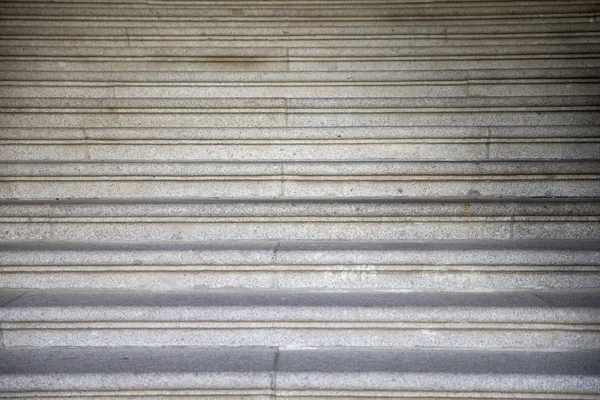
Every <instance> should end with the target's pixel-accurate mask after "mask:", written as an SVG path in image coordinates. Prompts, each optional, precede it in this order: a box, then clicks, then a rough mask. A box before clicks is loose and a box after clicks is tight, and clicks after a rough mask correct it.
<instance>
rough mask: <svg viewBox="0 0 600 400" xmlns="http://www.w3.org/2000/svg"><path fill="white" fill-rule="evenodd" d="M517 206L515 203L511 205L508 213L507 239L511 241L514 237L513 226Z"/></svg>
mask: <svg viewBox="0 0 600 400" xmlns="http://www.w3.org/2000/svg"><path fill="white" fill-rule="evenodd" d="M516 208H517V205H516V203H514V202H513V203H512V210H511V213H510V221H509V222H508V238H509V239H512V238H513V237H514V229H515V227H514V225H515V213H516Z"/></svg>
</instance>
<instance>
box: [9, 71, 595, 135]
mask: <svg viewBox="0 0 600 400" xmlns="http://www.w3.org/2000/svg"><path fill="white" fill-rule="evenodd" d="M0 88H1V90H2V94H3V97H8V98H19V97H24V98H26V97H34V98H35V97H37V98H60V97H64V98H72V97H75V98H115V99H117V98H119V99H120V98H144V99H147V98H155V99H164V98H179V99H188V98H205V99H211V98H218V99H224V98H226V99H229V100H230V101H231V100H235V99H244V100H247V99H269V100H278V99H279V100H282V99H286V98H290V99H315V98H359V99H361V98H380V97H381V95H382V93H385V95H386V97H388V98H397V97H406V98H420V97H428V98H435V97H511V98H515V97H541V96H597V95H598V93H600V79H598V78H576V79H571V78H553V79H545V78H540V79H536V78H530V79H489V80H469V79H462V80H438V81H435V82H434V83H433V84H432V82H428V81H426V80H421V81H417V80H415V81H406V82H402V81H379V82H300V83H297V82H277V83H273V82H267V83H255V84H249V83H246V84H242V83H239V82H226V83H223V84H221V85H215V83H214V82H204V83H203V82H199V83H193V82H177V83H172V82H171V83H161V82H147V83H146V82H118V83H109V82H85V81H83V82H81V81H79V82H78V81H74V82H67V81H4V82H0ZM320 110H322V111H323V112H326V113H328V114H335V113H336V111H337V112H343V111H352V110H348V109H345V108H343V109H342V110H341V111H339V110H335V109H320ZM594 110H595V108H594ZM236 111H237V113H243V112H244V110H243V109H238V110H236ZM261 111H266V110H264V109H260V108H259V109H248V110H247V111H246V113H251V114H256V113H257V112H261ZM276 111H277V110H271V112H276ZM299 111H300V112H304V113H307V112H312V113H315V110H307V109H301V110H299ZM365 111H366V112H367V113H368V112H369V110H368V109H367V110H363V112H362V113H365ZM442 111H443V110H442ZM453 111H454V110H451V109H450V110H448V112H453ZM464 111H465V112H467V110H464ZM540 111H544V110H540ZM61 112H62V110H61ZM213 112H214V113H215V114H217V117H216V118H218V114H219V111H218V110H213ZM371 112H372V113H376V111H375V110H372V111H371ZM398 112H401V110H398ZM498 112H499V113H503V112H504V111H503V110H499V111H498ZM362 113H361V114H362ZM114 114H115V115H113V116H112V117H111V118H113V119H115V118H117V116H118V115H120V114H119V113H118V112H116V110H115V113H114ZM423 114H424V117H423V118H426V117H428V115H427V114H426V113H423ZM496 114H498V113H496ZM408 115H410V114H408ZM491 115H492V116H494V114H493V113H492V114H491ZM34 116H35V115H34ZM93 116H94V114H91V115H90V118H88V119H89V120H90V122H89V123H88V126H89V127H95V126H97V124H98V122H95V123H94V118H92V117H93ZM495 116H496V118H497V119H498V122H494V120H492V119H490V120H489V121H485V122H484V121H481V122H479V124H480V125H481V124H485V125H490V124H491V125H493V124H499V123H500V121H502V119H501V118H500V117H501V115H500V116H498V115H495ZM42 117H43V116H36V119H33V121H36V120H38V119H39V118H42ZM418 117H419V116H418V115H417V116H415V117H413V120H406V121H405V122H404V124H409V125H418V124H419V123H420V124H423V122H418V121H420V120H419V119H418ZM590 117H594V118H591V119H589V122H588V124H594V125H597V122H598V118H597V113H594V112H592V113H591V116H590ZM28 118H29V117H28ZM96 118H101V117H96ZM213 118H215V117H213ZM488 118H491V117H488ZM524 118H525V119H526V121H530V120H531V122H529V123H527V122H526V121H523V122H519V124H524V125H540V124H544V125H547V124H550V125H565V124H571V125H572V124H577V123H580V122H579V121H578V120H577V119H576V120H574V121H569V120H567V121H566V122H565V123H562V124H561V123H560V122H558V121H556V120H552V119H550V120H548V122H545V123H543V122H542V121H543V120H540V119H539V118H538V119H536V118H535V115H527V116H526V117H524ZM558 118H559V120H563V117H562V116H559V117H558ZM104 119H106V117H104ZM505 119H507V118H505ZM244 120H246V118H244ZM4 121H6V122H4ZM18 121H19V116H18V115H16V116H5V117H3V124H2V125H3V127H7V128H8V127H11V126H12V125H16V124H18V123H19V122H18ZM108 121H109V122H110V121H111V120H110V119H108ZM442 121H443V119H442V120H440V121H435V120H434V122H433V123H435V124H442V123H444V122H442ZM460 121H461V120H460V119H459V122H460ZM292 122H294V121H292ZM41 123H42V124H47V123H48V122H46V121H44V122H41ZM118 123H119V122H116V121H112V124H113V126H114V124H118ZM446 123H447V122H446ZM20 124H21V125H23V122H20ZM72 124H73V123H72V122H71V123H69V122H68V121H67V122H66V123H65V125H64V126H63V125H59V124H57V123H54V124H53V126H54V127H58V128H60V127H69V126H70V125H72ZM204 124H206V123H204ZM255 124H256V123H255V122H252V120H249V125H248V127H252V126H254V125H255ZM379 124H383V122H379ZM430 124H431V123H430ZM504 124H505V125H506V122H505V123H504ZM30 125H32V124H30ZM155 125H156V123H155V122H149V123H148V124H142V123H141V122H136V126H155ZM182 125H184V124H183V123H176V122H173V121H171V122H170V126H173V127H174V128H177V127H181V126H182ZM213 125H214V123H213ZM221 125H224V126H227V125H226V124H224V123H221ZM229 125H232V123H230V124H229ZM322 125H323V123H319V124H317V126H322ZM120 126H121V127H127V126H128V125H127V122H126V121H123V122H122V123H120ZM195 126H199V127H202V126H205V125H203V124H202V123H200V122H195ZM290 126H293V125H291V124H290ZM342 126H343V125H342Z"/></svg>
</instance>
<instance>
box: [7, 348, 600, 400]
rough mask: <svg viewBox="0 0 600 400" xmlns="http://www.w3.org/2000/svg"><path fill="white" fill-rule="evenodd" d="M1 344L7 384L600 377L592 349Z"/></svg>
mask: <svg viewBox="0 0 600 400" xmlns="http://www.w3.org/2000/svg"><path fill="white" fill-rule="evenodd" d="M0 354H1V355H2V356H1V357H0V358H1V359H2V360H3V361H2V363H0V365H1V367H0V368H1V370H0V371H1V372H0V387H1V388H2V389H3V391H5V392H16V393H13V394H17V393H18V392H21V391H34V390H45V391H73V392H77V391H78V390H111V391H113V392H112V393H119V391H123V390H133V389H137V390H141V389H145V390H163V391H165V392H166V390H167V389H168V390H170V391H169V393H170V394H173V391H174V390H181V391H182V392H185V390H184V389H188V390H190V389H223V390H225V391H226V390H235V389H242V390H244V389H246V390H251V389H254V390H263V392H262V393H261V394H263V395H265V394H276V393H279V392H283V393H282V394H285V392H286V391H294V390H302V391H304V392H303V393H304V394H305V395H306V393H307V392H308V393H310V391H315V392H316V393H318V391H323V392H329V396H331V397H334V396H336V391H343V390H350V391H352V390H356V389H358V388H360V389H362V390H364V391H368V390H371V391H377V392H378V393H379V394H382V393H386V391H387V392H388V395H389V394H394V393H396V394H400V393H403V394H404V395H407V394H408V392H410V391H416V392H417V393H419V392H428V391H429V392H434V393H430V395H434V396H435V394H436V393H437V394H438V395H442V394H444V393H446V394H447V392H451V391H459V392H462V393H465V394H467V395H468V397H471V396H472V395H474V394H475V392H482V391H483V392H486V391H487V392H500V393H501V394H504V396H506V395H509V394H511V393H512V395H518V394H519V393H524V392H526V393H529V394H530V395H531V394H533V395H535V394H538V395H539V394H544V393H546V394H547V393H556V394H561V393H564V394H571V395H572V396H573V397H568V398H578V399H579V398H585V397H577V395H579V396H583V395H586V394H587V395H592V394H594V393H597V387H598V385H599V384H600V382H599V377H598V376H599V375H600V370H599V369H598V365H599V364H598V357H600V354H599V353H598V352H597V351H578V352H521V351H519V352H511V351H495V352H481V351H452V350H394V349H352V348H349V349H320V350H295V349H273V348H254V349H245V348H241V349H204V348H184V349H182V348H157V349H139V348H129V349H118V348H117V349H103V348H97V349H89V348H82V349H36V350H25V349H19V350H6V349H2V350H0ZM83 377H85V378H83ZM413 393H414V392H413ZM337 395H338V396H339V397H343V396H344V393H338V394H337ZM561 398H565V397H561Z"/></svg>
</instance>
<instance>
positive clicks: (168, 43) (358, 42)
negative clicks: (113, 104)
mask: <svg viewBox="0 0 600 400" xmlns="http://www.w3.org/2000/svg"><path fill="white" fill-rule="evenodd" d="M440 36H442V35H440ZM474 36H475V37H473V38H452V37H439V38H415V37H409V38H403V37H397V36H391V35H390V37H388V36H384V37H381V36H380V37H369V36H354V37H352V36H351V37H342V38H339V37H320V36H316V37H314V36H313V37H304V38H296V37H288V36H284V37H269V36H263V37H254V38H248V39H246V38H244V37H242V38H239V37H230V38H220V37H215V38H213V37H204V36H196V37H188V36H179V37H168V38H165V37H164V36H154V37H150V36H139V37H135V36H134V37H127V36H112V37H111V36H99V37H81V36H64V35H63V36H48V37H43V38H39V37H27V36H23V37H21V36H19V37H15V36H3V37H0V46H6V47H36V48H37V47H75V48H77V47H81V48H88V47H92V48H93V47H119V48H121V47H122V48H138V47H140V48H146V47H153V48H154V47H183V48H195V47H204V46H206V47H239V46H240V44H241V43H244V44H245V45H246V46H248V47H289V48H298V47H390V48H393V47H396V46H409V47H421V46H511V45H513V46H514V45H556V44H560V45H564V44H568V43H571V44H574V45H581V44H586V43H590V44H592V43H597V42H598V38H599V36H600V33H598V32H590V33H589V34H587V35H583V34H580V33H577V34H571V35H569V34H563V35H561V36H550V37H548V36H545V35H537V36H533V37H532V36H529V35H528V36H523V37H518V36H517V37H514V38H510V37H508V38H507V37H505V36H502V37H499V38H494V37H485V36H484V37H481V36H479V35H474Z"/></svg>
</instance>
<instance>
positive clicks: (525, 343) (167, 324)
mask: <svg viewBox="0 0 600 400" xmlns="http://www.w3.org/2000/svg"><path fill="white" fill-rule="evenodd" d="M6 294H8V295H11V296H15V297H16V298H14V299H12V300H11V301H8V302H6V303H4V305H3V306H2V307H0V321H1V324H2V338H3V345H4V347H46V346H56V345H59V346H136V345H144V346H169V345H178V346H183V345H185V346H236V347H238V346H296V347H299V346H319V347H322V346H359V347H362V346H370V347H373V346H376V347H381V346H389V347H414V346H419V347H438V348H439V347H443V348H486V349H489V348H545V349H551V348H554V349H559V348H562V349H564V348H592V349H593V348H597V347H598V344H599V343H600V317H599V315H600V314H599V313H598V308H599V307H600V294H599V293H598V292H571V293H569V292H496V293H458V292H452V293H449V292H446V293H436V292H424V293H423V292H421V293H419V292H413V293H374V292H362V293H323V292H310V291H308V292H286V291H275V292H264V291H261V292H256V291H254V292H248V291H243V292H232V291H227V292H163V293H157V292H71V291H69V292H29V293H24V294H23V293H18V292H16V293H15V292H13V291H10V292H8V293H6ZM2 297H4V298H5V299H6V296H2ZM324 330H325V332H324ZM424 330H425V331H424ZM432 335H435V337H434V338H432Z"/></svg>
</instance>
